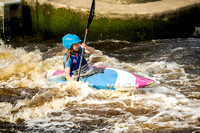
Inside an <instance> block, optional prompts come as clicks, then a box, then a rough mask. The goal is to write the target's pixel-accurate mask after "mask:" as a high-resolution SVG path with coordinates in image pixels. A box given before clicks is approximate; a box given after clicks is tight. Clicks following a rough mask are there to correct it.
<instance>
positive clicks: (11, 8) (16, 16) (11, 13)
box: [0, 0, 22, 34]
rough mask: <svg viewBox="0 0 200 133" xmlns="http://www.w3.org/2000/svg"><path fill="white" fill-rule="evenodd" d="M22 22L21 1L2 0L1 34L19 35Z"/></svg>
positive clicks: (0, 14)
mask: <svg viewBox="0 0 200 133" xmlns="http://www.w3.org/2000/svg"><path fill="white" fill-rule="evenodd" d="M21 22H22V6H21V0H0V33H1V34H6V33H9V34H11V33H17V32H18V33H19V32H20V29H21V26H22V23H21Z"/></svg>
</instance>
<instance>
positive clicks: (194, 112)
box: [0, 38, 200, 133]
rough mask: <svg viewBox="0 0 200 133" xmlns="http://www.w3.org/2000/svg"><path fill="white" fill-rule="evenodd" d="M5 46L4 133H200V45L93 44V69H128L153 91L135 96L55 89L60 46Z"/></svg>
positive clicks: (79, 86)
mask: <svg viewBox="0 0 200 133" xmlns="http://www.w3.org/2000/svg"><path fill="white" fill-rule="evenodd" d="M9 44H10V45H8V44H4V42H3V41H1V44H0V112H1V113H0V122H1V124H0V132H9V131H12V132H33V133H35V132H41V133H42V132H59V133H62V132H67V133H68V132H117V133H118V132H194V133H197V132H200V39H199V38H185V39H166V40H152V41H146V42H140V43H130V42H126V41H117V40H105V41H97V42H90V43H88V45H90V46H92V47H95V48H96V51H97V53H96V54H94V55H90V56H88V57H86V58H87V60H88V63H89V64H90V65H100V66H108V67H114V68H119V69H123V70H126V71H129V72H132V73H135V74H138V75H141V76H143V77H146V78H150V79H154V80H155V83H154V84H152V85H150V86H147V87H145V88H142V89H139V90H137V91H134V92H133V91H130V92H129V91H126V92H121V91H113V90H96V89H94V88H91V87H89V86H88V84H87V83H83V82H75V81H74V82H68V83H65V84H56V83H52V82H50V81H48V80H47V79H46V76H47V73H48V72H49V71H52V70H60V69H63V68H62V60H63V47H62V44H61V43H54V44H53V43H52V44H51V43H48V42H39V43H34V42H31V41H27V42H26V41H24V40H21V41H15V42H10V43H9Z"/></svg>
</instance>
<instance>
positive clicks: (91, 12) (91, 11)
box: [77, 0, 95, 81]
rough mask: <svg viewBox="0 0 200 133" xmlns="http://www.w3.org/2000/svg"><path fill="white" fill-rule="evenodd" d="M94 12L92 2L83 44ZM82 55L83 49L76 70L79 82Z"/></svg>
mask: <svg viewBox="0 0 200 133" xmlns="http://www.w3.org/2000/svg"><path fill="white" fill-rule="evenodd" d="M94 10H95V0H93V1H92V5H91V9H90V16H89V18H88V24H87V29H86V30H85V37H84V41H83V43H85V42H86V37H87V33H88V29H89V27H90V24H91V22H92V19H93V17H94ZM83 54H84V49H82V53H81V60H80V64H79V68H78V75H77V81H79V78H80V73H81V64H82V60H83Z"/></svg>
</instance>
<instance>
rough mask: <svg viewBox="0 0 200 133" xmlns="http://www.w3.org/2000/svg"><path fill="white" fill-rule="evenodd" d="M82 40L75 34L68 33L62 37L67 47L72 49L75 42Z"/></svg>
mask: <svg viewBox="0 0 200 133" xmlns="http://www.w3.org/2000/svg"><path fill="white" fill-rule="evenodd" d="M79 42H81V39H80V38H79V37H78V36H77V35H75V34H67V35H65V36H64V37H63V38H62V43H63V46H64V47H65V48H66V49H70V48H71V46H72V45H73V44H74V43H79Z"/></svg>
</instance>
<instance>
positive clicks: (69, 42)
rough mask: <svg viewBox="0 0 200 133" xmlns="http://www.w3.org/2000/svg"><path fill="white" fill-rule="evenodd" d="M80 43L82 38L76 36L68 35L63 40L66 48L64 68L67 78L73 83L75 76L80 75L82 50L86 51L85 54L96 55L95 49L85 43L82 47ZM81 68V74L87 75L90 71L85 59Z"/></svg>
mask: <svg viewBox="0 0 200 133" xmlns="http://www.w3.org/2000/svg"><path fill="white" fill-rule="evenodd" d="M80 42H81V40H80V38H79V37H78V36H77V35H75V34H67V35H65V36H64V37H63V38H62V43H63V46H64V47H65V48H66V53H65V55H64V59H63V66H64V69H65V77H66V79H67V80H68V81H73V80H74V79H73V76H76V75H78V68H79V64H80V59H81V52H82V48H83V49H85V53H88V54H93V53H95V49H94V48H91V47H89V46H87V45H86V44H84V43H82V45H81V46H80ZM81 66H82V67H81V74H82V73H86V72H87V71H88V70H89V66H88V63H87V61H86V60H85V58H84V57H83V60H82V65H81Z"/></svg>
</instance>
